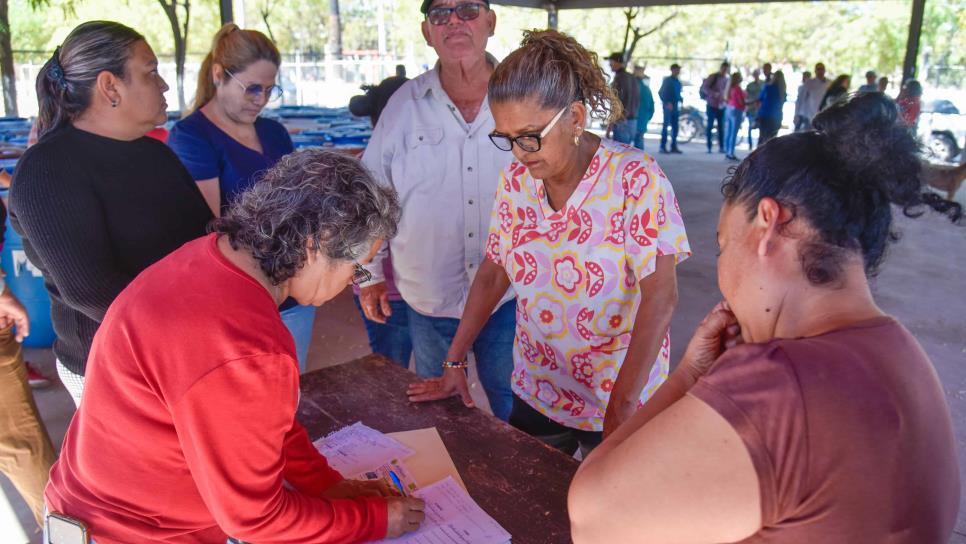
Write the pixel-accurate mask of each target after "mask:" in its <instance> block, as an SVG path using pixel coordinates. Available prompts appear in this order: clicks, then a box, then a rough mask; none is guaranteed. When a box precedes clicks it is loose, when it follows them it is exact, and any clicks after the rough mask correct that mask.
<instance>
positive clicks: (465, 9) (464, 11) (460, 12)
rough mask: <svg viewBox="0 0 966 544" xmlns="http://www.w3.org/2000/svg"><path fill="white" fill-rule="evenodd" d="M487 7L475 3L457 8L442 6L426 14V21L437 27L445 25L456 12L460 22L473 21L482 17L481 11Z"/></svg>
mask: <svg viewBox="0 0 966 544" xmlns="http://www.w3.org/2000/svg"><path fill="white" fill-rule="evenodd" d="M485 7H486V6H484V5H483V4H477V3H475V2H470V3H466V4H456V6H455V7H451V8H447V7H442V6H440V7H438V8H433V9H431V10H429V11H428V12H426V19H427V20H428V21H429V22H430V23H431V24H434V25H437V26H440V25H445V24H447V23H449V20H450V17H451V16H452V15H453V13H454V12H455V13H456V16H457V17H459V20H460V21H472V20H473V19H476V18H477V17H479V16H480V9H481V8H485Z"/></svg>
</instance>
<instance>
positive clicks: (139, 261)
mask: <svg viewBox="0 0 966 544" xmlns="http://www.w3.org/2000/svg"><path fill="white" fill-rule="evenodd" d="M211 218H212V215H211V211H210V210H209V208H208V205H207V204H206V203H205V201H204V198H202V196H201V192H200V191H199V190H198V187H197V185H195V183H194V181H193V180H192V178H191V175H190V174H189V173H188V171H187V170H186V169H185V168H184V166H183V165H182V164H181V162H180V161H179V160H178V157H177V156H176V155H175V154H174V152H173V151H171V150H170V149H169V148H168V147H167V146H166V145H164V144H163V143H161V142H159V141H157V140H154V139H151V138H147V137H145V138H140V139H138V140H134V141H130V142H126V141H121V140H114V139H111V138H105V137H102V136H97V135H95V134H91V133H89V132H84V131H82V130H78V129H76V128H74V127H73V126H67V127H65V128H63V129H60V130H58V131H56V132H55V133H52V134H50V135H48V136H45V137H44V138H43V140H41V141H40V142H39V143H38V144H37V145H35V146H33V147H31V148H30V149H28V150H27V152H26V153H25V154H24V156H23V158H21V159H20V161H19V162H18V163H17V169H16V172H15V173H14V176H13V182H12V183H11V187H10V222H11V224H12V225H13V228H14V229H15V230H16V231H17V232H19V233H20V235H21V236H22V237H23V245H24V250H25V252H26V254H27V257H28V258H29V259H30V261H31V262H32V263H33V264H34V265H35V266H37V267H38V268H40V269H41V271H43V274H44V284H45V286H46V287H47V291H48V292H49V293H50V302H51V319H52V321H53V325H54V332H56V333H57V340H56V341H55V342H54V354H55V355H56V356H57V358H58V359H59V360H60V362H61V363H62V364H63V365H64V366H66V367H67V368H68V369H69V370H71V371H72V372H75V373H77V374H82V375H83V374H84V367H85V365H86V362H87V355H88V352H89V351H90V348H91V342H92V341H93V339H94V333H95V332H97V327H98V326H99V325H100V323H101V321H102V320H103V319H104V314H105V312H107V308H108V306H110V305H111V302H112V301H113V300H114V298H115V297H117V295H118V294H120V292H121V291H122V290H123V289H124V288H125V287H127V284H128V283H130V282H131V280H133V279H134V277H135V276H137V275H138V274H139V273H140V272H141V271H142V270H144V269H145V268H147V267H148V266H150V265H151V264H153V263H155V262H156V261H158V260H160V259H161V258H162V257H164V256H165V255H167V254H168V253H170V252H172V251H174V250H175V249H177V248H179V247H180V246H181V245H182V244H184V243H185V242H188V241H189V240H192V239H194V238H197V237H199V236H202V235H203V234H204V233H205V229H206V227H207V224H208V222H209V221H210V220H211Z"/></svg>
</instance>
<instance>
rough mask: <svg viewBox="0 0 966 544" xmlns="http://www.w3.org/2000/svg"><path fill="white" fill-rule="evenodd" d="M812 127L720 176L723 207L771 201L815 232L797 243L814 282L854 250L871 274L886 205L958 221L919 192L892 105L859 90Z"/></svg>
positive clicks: (942, 203)
mask: <svg viewBox="0 0 966 544" xmlns="http://www.w3.org/2000/svg"><path fill="white" fill-rule="evenodd" d="M812 125H813V127H814V128H815V131H813V132H804V133H797V134H789V135H787V136H782V137H781V138H776V139H774V140H771V141H769V142H768V143H767V144H766V145H763V146H762V147H760V148H758V149H757V150H755V151H754V152H753V153H752V154H751V155H749V156H748V158H746V159H745V160H744V161H743V162H742V163H741V164H740V165H739V166H738V167H737V168H736V169H735V170H734V171H733V172H732V174H731V176H730V177H729V178H728V179H726V180H725V183H724V185H723V186H722V194H723V195H724V197H725V201H726V202H727V203H729V204H742V205H744V206H745V210H746V212H747V214H748V216H749V217H754V216H755V214H756V213H757V207H758V202H759V201H760V200H761V199H762V198H766V197H768V198H774V199H775V200H777V201H778V202H780V203H781V204H782V205H783V206H785V207H787V208H789V209H791V210H792V212H793V213H794V214H795V216H796V217H803V218H805V219H806V220H807V221H808V223H809V224H810V226H811V227H812V228H814V229H815V232H816V235H815V236H814V237H813V239H811V240H808V241H806V242H804V243H803V245H802V249H801V252H802V253H801V261H802V267H803V271H804V273H805V275H806V277H807V278H808V279H809V281H810V282H811V283H812V284H814V285H824V284H830V283H834V282H836V281H837V280H838V279H839V278H840V274H841V272H842V269H843V266H844V264H845V260H846V259H847V258H848V256H849V254H850V253H855V252H858V253H859V254H861V255H862V258H863V262H864V265H865V271H866V274H868V275H870V276H873V275H875V274H876V272H877V270H878V267H879V265H880V264H881V263H882V260H883V259H884V258H885V253H886V247H887V245H888V243H889V242H893V241H896V240H898V235H897V234H896V233H895V232H893V230H892V207H891V205H892V204H895V205H897V206H899V207H901V208H902V210H903V213H904V214H905V215H906V216H908V217H918V216H920V215H922V213H923V212H924V208H926V207H929V208H932V209H933V210H936V211H938V212H940V213H943V214H945V215H946V216H948V217H949V218H950V219H951V220H952V221H953V222H959V221H960V219H961V217H962V208H961V206H960V205H959V204H956V203H954V202H949V201H947V200H944V199H943V198H941V197H940V196H939V195H936V194H934V193H931V192H924V190H923V184H922V180H921V179H920V171H921V168H922V164H921V162H920V156H919V144H918V142H917V141H916V140H915V138H914V137H913V135H912V134H911V133H910V132H909V129H908V127H906V126H904V125H902V124H901V123H900V122H899V112H898V108H897V107H896V104H895V102H894V101H893V100H892V99H891V98H889V97H887V96H885V95H884V94H882V93H864V94H860V95H856V96H853V97H852V98H851V99H849V100H847V101H844V102H840V103H836V104H834V105H832V106H830V107H829V108H827V109H825V110H824V111H822V112H821V113H819V114H818V115H817V116H816V117H815V119H814V120H813V122H812Z"/></svg>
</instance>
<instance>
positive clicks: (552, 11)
mask: <svg viewBox="0 0 966 544" xmlns="http://www.w3.org/2000/svg"><path fill="white" fill-rule="evenodd" d="M546 8H547V28H549V29H550V30H557V4H556V3H554V2H547V4H546Z"/></svg>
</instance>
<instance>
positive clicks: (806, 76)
mask: <svg viewBox="0 0 966 544" xmlns="http://www.w3.org/2000/svg"><path fill="white" fill-rule="evenodd" d="M810 79H812V73H811V72H809V71H808V70H806V71H804V72H802V84H801V85H799V86H798V92H797V93H796V96H797V97H798V98H797V99H796V100H795V132H802V131H803V130H805V128H804V127H805V126H806V125H807V124H808V123H807V121H805V118H804V117H803V116H802V110H803V109H805V102H806V94H807V93H806V92H805V86H806V84H808V80H810Z"/></svg>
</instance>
